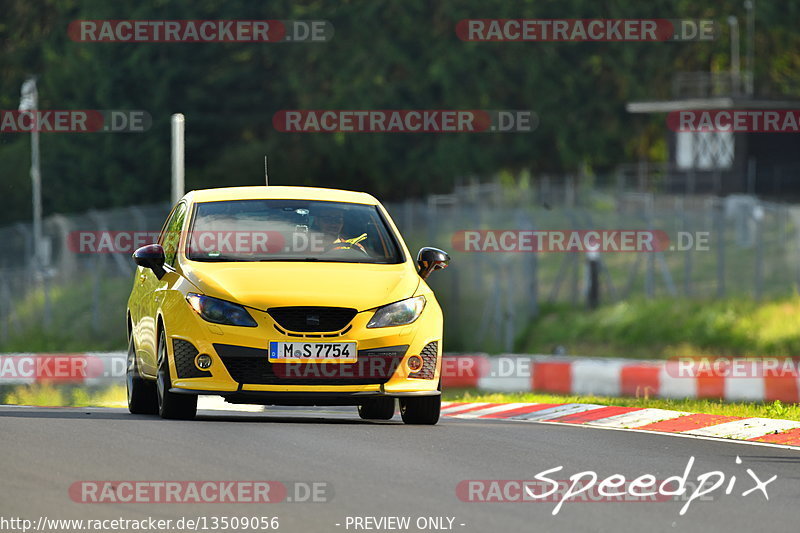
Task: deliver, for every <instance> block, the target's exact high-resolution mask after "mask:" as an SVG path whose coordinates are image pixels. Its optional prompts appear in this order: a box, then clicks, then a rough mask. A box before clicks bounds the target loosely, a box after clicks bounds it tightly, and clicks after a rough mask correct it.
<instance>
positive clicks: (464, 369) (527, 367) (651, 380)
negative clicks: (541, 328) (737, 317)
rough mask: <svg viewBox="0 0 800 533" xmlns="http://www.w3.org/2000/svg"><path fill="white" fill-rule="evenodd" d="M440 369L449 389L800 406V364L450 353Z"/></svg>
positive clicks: (443, 381) (444, 384)
mask: <svg viewBox="0 0 800 533" xmlns="http://www.w3.org/2000/svg"><path fill="white" fill-rule="evenodd" d="M442 365H443V366H442V384H443V386H445V387H450V388H468V389H478V390H483V391H495V392H531V391H540V392H552V393H556V394H581V395H596V396H612V397H620V396H632V397H654V398H709V399H723V400H727V401H740V402H741V401H748V402H772V401H775V400H780V401H782V402H785V403H800V373H798V372H797V370H796V368H797V367H796V366H792V367H791V368H789V369H788V370H782V371H781V372H769V371H768V369H766V367H765V368H763V369H762V368H760V367H759V365H758V363H755V364H754V365H753V366H754V368H755V370H754V371H753V372H751V373H749V374H748V375H747V376H738V375H736V374H735V373H734V372H730V373H729V374H728V375H722V374H719V373H715V372H709V371H704V370H698V368H688V367H687V366H686V365H681V364H680V363H678V362H676V361H637V360H633V359H612V358H587V357H573V356H561V357H558V356H546V355H498V356H487V355H466V354H465V355H446V356H445V357H444V358H443V360H442ZM684 374H685V375H684ZM751 374H752V376H751ZM756 376H757V377H756Z"/></svg>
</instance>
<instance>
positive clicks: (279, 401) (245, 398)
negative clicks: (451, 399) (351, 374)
mask: <svg viewBox="0 0 800 533" xmlns="http://www.w3.org/2000/svg"><path fill="white" fill-rule="evenodd" d="M170 392H172V393H176V394H189V395H198V396H199V395H219V396H222V397H223V398H224V399H225V401H226V402H228V403H234V404H239V403H243V404H257V405H298V406H329V405H358V404H360V403H363V402H364V400H369V399H372V398H408V397H420V396H439V395H441V391H438V390H427V391H409V392H393V393H390V392H386V391H382V390H377V391H358V392H320V391H314V392H273V391H237V392H228V391H207V390H202V389H199V390H198V389H180V388H175V387H173V388H171V389H170Z"/></svg>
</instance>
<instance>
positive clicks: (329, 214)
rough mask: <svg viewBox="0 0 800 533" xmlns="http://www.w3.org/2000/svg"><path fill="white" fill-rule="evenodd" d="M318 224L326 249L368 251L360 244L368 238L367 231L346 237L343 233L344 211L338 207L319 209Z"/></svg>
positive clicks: (316, 219)
mask: <svg viewBox="0 0 800 533" xmlns="http://www.w3.org/2000/svg"><path fill="white" fill-rule="evenodd" d="M315 222H316V225H317V226H318V227H319V229H320V231H322V234H323V237H322V238H323V240H322V244H323V245H324V246H325V249H326V250H344V249H347V248H354V249H357V250H360V251H362V252H364V253H365V254H366V253H367V250H366V249H365V248H364V247H363V246H362V245H361V244H360V242H361V241H363V240H364V239H366V238H367V234H366V233H362V234H361V235H359V236H358V237H355V238H352V239H346V238H345V237H344V236H343V235H342V228H343V227H344V211H343V210H341V209H338V208H336V207H323V208H321V209H320V210H319V211H317V214H316V217H315Z"/></svg>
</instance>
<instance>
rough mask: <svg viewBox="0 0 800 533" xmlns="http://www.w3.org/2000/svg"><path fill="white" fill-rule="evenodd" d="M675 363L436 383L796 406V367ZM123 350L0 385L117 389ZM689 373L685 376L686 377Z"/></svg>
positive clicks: (17, 363)
mask: <svg viewBox="0 0 800 533" xmlns="http://www.w3.org/2000/svg"><path fill="white" fill-rule="evenodd" d="M678 365H679V363H678V362H676V361H640V360H633V359H612V358H586V357H574V356H549V355H518V354H506V355H498V356H488V355H486V354H448V355H445V357H444V359H443V361H442V385H443V386H444V387H449V388H470V389H478V390H483V391H487V392H490V391H495V392H531V391H538V392H552V393H558V394H582V395H598V396H612V397H613V396H637V397H659V398H709V399H717V398H721V399H724V400H727V401H757V402H759V401H774V400H780V401H782V402H786V403H798V402H800V394H798V391H799V390H800V373H798V371H797V369H796V368H797V367H796V366H794V367H790V368H784V367H782V368H781V369H780V371H779V372H777V371H776V372H767V371H764V372H761V371H757V372H750V373H745V375H720V373H719V372H717V373H714V372H708V371H707V370H701V371H697V369H696V368H695V369H694V370H692V369H691V368H689V370H690V371H689V372H688V374H689V375H687V376H684V375H681V374H682V372H681V371H686V370H687V368H686V367H684V368H679V366H678ZM125 366H126V354H125V352H87V353H13V354H12V353H10V354H3V355H0V386H3V385H22V384H32V383H44V382H48V383H56V384H77V385H85V386H89V387H103V386H108V385H113V384H122V383H124V379H125ZM684 373H687V372H684Z"/></svg>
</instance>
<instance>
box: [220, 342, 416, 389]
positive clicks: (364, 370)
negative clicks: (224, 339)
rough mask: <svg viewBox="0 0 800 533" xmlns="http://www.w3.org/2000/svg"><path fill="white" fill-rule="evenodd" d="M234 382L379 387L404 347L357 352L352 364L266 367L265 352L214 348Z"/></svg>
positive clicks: (400, 355) (223, 346)
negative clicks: (356, 357) (356, 358)
mask: <svg viewBox="0 0 800 533" xmlns="http://www.w3.org/2000/svg"><path fill="white" fill-rule="evenodd" d="M214 349H215V350H216V351H217V354H219V356H220V358H221V359H222V362H223V364H224V365H225V368H227V369H228V372H229V373H230V375H231V377H232V378H233V379H234V381H236V382H238V383H241V384H245V385H379V384H382V383H386V382H387V381H389V378H391V377H392V374H394V371H395V370H396V369H397V367H398V366H399V365H400V363H401V361H402V360H403V356H404V355H405V353H406V350H408V346H407V345H405V346H389V347H386V348H377V349H373V350H359V352H358V361H356V362H355V363H324V362H313V363H274V364H273V363H270V361H269V352H268V351H267V350H262V349H260V348H247V347H244V346H234V345H231V344H215V345H214Z"/></svg>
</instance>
